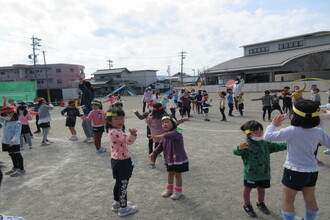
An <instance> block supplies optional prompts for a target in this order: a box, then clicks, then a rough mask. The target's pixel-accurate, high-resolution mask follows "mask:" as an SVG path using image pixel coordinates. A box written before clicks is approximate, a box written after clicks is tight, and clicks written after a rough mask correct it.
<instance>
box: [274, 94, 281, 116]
mask: <svg viewBox="0 0 330 220" xmlns="http://www.w3.org/2000/svg"><path fill="white" fill-rule="evenodd" d="M272 96H273V102H272V112H273V111H275V110H278V111H279V112H280V114H283V111H282V109H281V106H280V97H278V96H277V94H276V93H272Z"/></svg>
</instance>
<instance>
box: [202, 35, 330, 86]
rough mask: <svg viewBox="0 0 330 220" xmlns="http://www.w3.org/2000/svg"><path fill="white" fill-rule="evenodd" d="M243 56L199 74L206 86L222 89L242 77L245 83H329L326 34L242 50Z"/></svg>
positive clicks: (329, 56)
mask: <svg viewBox="0 0 330 220" xmlns="http://www.w3.org/2000/svg"><path fill="white" fill-rule="evenodd" d="M242 48H243V52H244V55H243V56H242V57H238V58H235V59H232V60H228V61H225V62H223V63H220V64H218V65H215V66H213V67H211V68H209V69H208V70H206V71H205V72H204V73H202V74H201V79H199V80H200V81H204V84H206V85H218V84H219V85H223V84H225V83H226V82H227V81H228V80H232V79H234V78H236V76H237V75H240V76H242V77H243V78H244V79H245V81H246V83H259V82H286V81H293V80H297V79H301V78H323V79H330V31H321V32H314V33H309V34H303V35H298V36H293V37H287V38H282V39H277V40H272V41H266V42H260V43H255V44H249V45H245V46H242Z"/></svg>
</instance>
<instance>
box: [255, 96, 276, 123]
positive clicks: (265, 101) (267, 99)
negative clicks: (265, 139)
mask: <svg viewBox="0 0 330 220" xmlns="http://www.w3.org/2000/svg"><path fill="white" fill-rule="evenodd" d="M258 100H261V101H262V111H263V114H262V120H263V121H265V116H266V111H268V121H272V120H271V118H270V116H271V113H272V102H273V100H274V97H273V96H271V95H270V91H269V90H266V91H265V95H264V96H263V97H261V98H259V99H251V101H258Z"/></svg>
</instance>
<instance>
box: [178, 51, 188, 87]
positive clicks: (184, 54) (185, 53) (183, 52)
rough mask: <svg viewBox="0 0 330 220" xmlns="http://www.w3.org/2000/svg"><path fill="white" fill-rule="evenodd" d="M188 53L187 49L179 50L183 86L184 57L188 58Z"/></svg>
mask: <svg viewBox="0 0 330 220" xmlns="http://www.w3.org/2000/svg"><path fill="white" fill-rule="evenodd" d="M186 55H187V52H185V51H183V50H182V51H181V52H179V56H180V57H181V64H180V65H181V86H182V84H183V59H185V58H186Z"/></svg>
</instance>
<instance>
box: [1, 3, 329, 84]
mask: <svg viewBox="0 0 330 220" xmlns="http://www.w3.org/2000/svg"><path fill="white" fill-rule="evenodd" d="M329 9H330V1H328V0H318V1H310V0H276V1H268V0H260V1H259V0H203V1H201V0H176V1H175V0H121V1H113V0H66V1H65V0H47V1H40V0H24V1H22V0H0V45H1V47H0V51H1V53H0V66H11V65H13V64H33V62H31V60H30V59H29V58H28V55H29V54H32V53H33V51H32V45H31V44H32V40H31V38H32V37H33V36H34V37H37V38H39V39H41V41H40V45H41V46H40V47H38V48H39V49H40V50H38V51H37V54H38V64H43V62H44V60H43V56H42V51H45V57H46V62H47V63H49V64H50V63H52V64H55V63H68V64H78V65H83V66H85V73H86V77H87V78H88V77H91V74H93V73H94V72H96V70H99V69H108V68H109V63H108V60H112V61H113V64H112V65H113V67H112V68H122V67H126V68H127V69H128V70H145V69H149V70H150V69H151V70H158V72H157V74H158V75H168V74H170V75H174V74H176V73H178V72H180V71H181V66H180V64H181V57H180V53H181V52H184V54H185V58H184V59H183V72H185V73H187V74H189V75H194V74H196V75H197V74H198V72H201V71H204V70H206V69H208V68H211V67H213V66H215V65H217V64H219V63H222V62H225V61H227V60H230V59H233V58H237V57H241V56H243V49H242V48H241V46H244V45H248V44H253V43H258V42H263V41H269V40H274V39H280V38H285V37H290V36H295V35H300V34H306V33H312V32H317V31H330V23H329V21H330V13H329ZM168 72H169V73H168Z"/></svg>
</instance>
